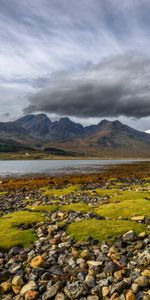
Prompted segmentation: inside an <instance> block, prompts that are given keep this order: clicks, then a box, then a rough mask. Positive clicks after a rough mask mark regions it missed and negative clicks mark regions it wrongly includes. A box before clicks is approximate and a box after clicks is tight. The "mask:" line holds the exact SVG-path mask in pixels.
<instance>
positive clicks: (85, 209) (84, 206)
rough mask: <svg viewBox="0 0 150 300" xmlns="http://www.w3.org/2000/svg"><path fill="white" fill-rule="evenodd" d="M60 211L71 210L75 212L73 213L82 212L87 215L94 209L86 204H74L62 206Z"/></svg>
mask: <svg viewBox="0 0 150 300" xmlns="http://www.w3.org/2000/svg"><path fill="white" fill-rule="evenodd" d="M60 209H61V210H62V211H69V210H73V211H75V212H76V211H80V212H82V213H87V212H89V211H93V208H92V207H90V206H89V205H87V204H84V203H72V204H66V205H62V206H61V207H60Z"/></svg>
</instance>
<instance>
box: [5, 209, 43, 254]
mask: <svg viewBox="0 0 150 300" xmlns="http://www.w3.org/2000/svg"><path fill="white" fill-rule="evenodd" d="M43 220H44V218H43V217H42V215H41V213H38V212H37V213H35V212H28V211H18V212H15V213H12V214H8V215H6V216H3V217H1V218H0V249H2V250H6V249H10V248H11V247H14V246H22V247H26V246H28V245H29V244H31V243H33V242H34V241H35V240H36V236H35V234H34V232H33V230H20V229H19V228H18V227H19V226H21V225H22V224H34V223H37V222H40V221H43Z"/></svg>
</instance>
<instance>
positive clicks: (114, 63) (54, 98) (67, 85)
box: [25, 55, 150, 118]
mask: <svg viewBox="0 0 150 300" xmlns="http://www.w3.org/2000/svg"><path fill="white" fill-rule="evenodd" d="M41 82H42V79H41ZM149 83H150V59H147V58H145V57H143V56H139V55H138V56H137V55H120V56H114V57H113V58H107V59H105V60H103V62H101V63H99V64H96V65H92V66H91V65H88V66H87V67H85V68H84V69H83V70H78V71H74V72H73V71H70V72H69V71H68V72H64V73H60V74H59V73H58V74H57V75H55V76H54V77H53V78H51V80H50V81H49V83H47V87H45V88H43V89H41V90H40V91H39V92H38V93H36V94H34V95H33V96H31V97H30V98H29V101H30V105H29V106H28V107H27V108H26V109H25V112H28V113H29V112H37V111H44V112H48V113H55V114H58V115H68V116H75V117H82V118H88V117H118V116H126V117H135V118H142V117H147V116H149V115H150V84H149Z"/></svg>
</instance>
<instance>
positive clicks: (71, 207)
mask: <svg viewBox="0 0 150 300" xmlns="http://www.w3.org/2000/svg"><path fill="white" fill-rule="evenodd" d="M27 208H28V209H29V210H31V211H35V212H55V211H57V210H59V211H63V212H68V211H74V212H77V211H80V212H81V213H87V212H89V211H93V208H92V207H90V206H89V205H87V204H85V203H81V202H79V203H71V204H64V205H54V204H52V205H39V206H27Z"/></svg>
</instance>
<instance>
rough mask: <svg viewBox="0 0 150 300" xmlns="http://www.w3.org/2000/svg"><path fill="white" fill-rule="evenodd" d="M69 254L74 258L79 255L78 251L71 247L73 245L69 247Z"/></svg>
mask: <svg viewBox="0 0 150 300" xmlns="http://www.w3.org/2000/svg"><path fill="white" fill-rule="evenodd" d="M71 254H72V256H73V257H74V258H77V257H78V256H79V253H78V251H77V250H76V249H75V248H73V247H72V249H71Z"/></svg>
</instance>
